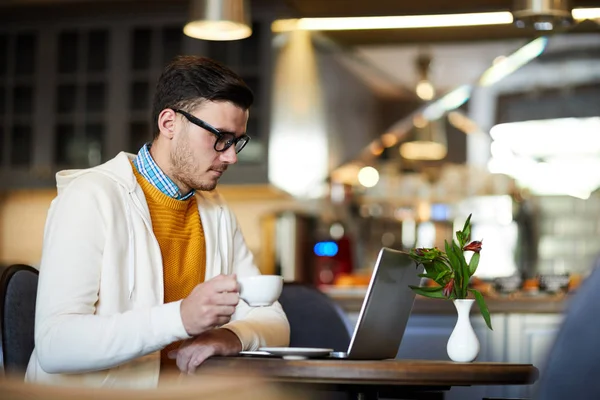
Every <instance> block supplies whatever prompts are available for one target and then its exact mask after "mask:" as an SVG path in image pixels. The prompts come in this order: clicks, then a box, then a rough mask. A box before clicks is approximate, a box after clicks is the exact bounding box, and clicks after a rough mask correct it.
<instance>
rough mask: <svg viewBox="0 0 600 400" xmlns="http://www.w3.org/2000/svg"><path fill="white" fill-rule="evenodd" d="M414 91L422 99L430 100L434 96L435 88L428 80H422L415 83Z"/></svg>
mask: <svg viewBox="0 0 600 400" xmlns="http://www.w3.org/2000/svg"><path fill="white" fill-rule="evenodd" d="M415 93H417V96H419V97H420V98H421V99H423V100H431V99H433V98H434V97H435V89H434V88H433V85H432V84H431V82H429V81H428V80H422V81H419V83H417V87H416V88H415Z"/></svg>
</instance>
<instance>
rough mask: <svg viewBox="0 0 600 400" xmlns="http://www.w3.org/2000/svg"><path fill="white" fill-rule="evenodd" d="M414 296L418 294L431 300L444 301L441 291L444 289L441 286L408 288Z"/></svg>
mask: <svg viewBox="0 0 600 400" xmlns="http://www.w3.org/2000/svg"><path fill="white" fill-rule="evenodd" d="M409 287H410V288H411V289H412V290H413V291H414V292H415V293H416V294H420V295H421V296H425V297H430V298H432V299H445V298H446V296H444V293H443V290H444V288H443V287H441V286H437V287H421V286H409Z"/></svg>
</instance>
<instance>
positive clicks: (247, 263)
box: [26, 153, 289, 388]
mask: <svg viewBox="0 0 600 400" xmlns="http://www.w3.org/2000/svg"><path fill="white" fill-rule="evenodd" d="M134 157H135V156H133V155H131V154H126V153H120V154H118V155H117V156H116V157H115V158H113V159H112V160H110V161H108V162H106V163H104V164H102V165H100V166H98V167H94V168H90V169H85V170H70V171H61V172H59V173H58V174H57V186H58V196H57V197H56V198H55V199H54V200H53V202H52V204H51V206H50V210H49V212H48V218H47V221H46V227H45V231H44V245H43V253H42V260H41V265H40V276H39V283H38V293H37V306H36V320H35V349H34V351H33V354H32V356H31V359H30V361H29V366H28V368H27V374H26V380H28V381H36V382H43V383H54V384H61V385H78V386H79V385H85V386H108V387H137V388H152V387H156V386H157V384H158V376H159V371H160V350H161V349H162V348H163V347H165V346H166V345H168V344H170V343H172V342H174V341H177V340H182V339H188V338H189V336H188V334H187V332H186V331H185V328H184V327H183V322H182V320H181V314H180V303H181V301H177V302H172V303H167V304H163V273H162V256H161V252H160V247H159V245H158V242H157V240H156V237H155V236H154V233H153V231H152V221H151V219H150V212H149V210H148V205H147V203H146V199H145V196H144V192H143V191H142V189H141V187H140V186H139V185H138V184H137V181H136V178H135V175H134V174H133V171H132V167H131V163H130V160H131V159H133V158H134ZM196 200H197V202H198V210H199V212H200V218H201V220H202V226H203V229H204V235H205V246H206V272H205V279H207V280H208V279H210V278H212V277H214V276H216V275H219V274H231V273H236V274H237V276H238V277H243V276H249V275H257V274H259V273H260V272H259V271H258V269H257V268H256V266H255V264H254V261H253V257H252V254H251V252H250V251H249V250H248V248H247V247H246V244H245V241H244V238H243V236H242V233H241V231H240V229H239V227H238V225H237V221H236V218H235V216H234V215H233V213H232V212H231V211H230V210H229V209H228V208H227V207H226V206H225V205H224V204H223V203H222V201H221V200H220V198H219V196H218V195H217V194H215V193H208V192H197V194H196ZM224 327H226V328H228V329H230V330H231V331H233V332H234V333H235V334H236V335H237V336H238V337H239V339H240V341H241V343H242V348H243V349H244V350H256V349H257V348H259V347H261V346H285V345H287V344H288V342H289V324H288V321H287V318H286V316H285V313H284V312H283V310H282V309H281V306H280V305H279V304H278V303H275V304H274V305H272V306H270V307H260V308H251V307H249V306H248V305H247V304H246V303H244V302H243V301H240V303H239V304H238V306H237V308H236V311H235V313H234V315H233V317H232V320H231V322H229V323H228V324H227V325H224Z"/></svg>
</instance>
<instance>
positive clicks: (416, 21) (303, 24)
mask: <svg viewBox="0 0 600 400" xmlns="http://www.w3.org/2000/svg"><path fill="white" fill-rule="evenodd" d="M512 22H513V16H512V14H511V13H510V12H509V11H499V12H487V13H470V14H438V15H403V16H386V17H339V18H300V19H282V20H276V21H274V22H273V24H272V25H271V29H272V30H273V32H287V31H291V30H296V29H301V30H308V31H340V30H362V29H408V28H442V27H451V26H479V25H502V24H512Z"/></svg>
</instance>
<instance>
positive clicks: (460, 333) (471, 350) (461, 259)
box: [408, 215, 492, 362]
mask: <svg viewBox="0 0 600 400" xmlns="http://www.w3.org/2000/svg"><path fill="white" fill-rule="evenodd" d="M470 234H471V215H469V217H468V218H467V220H466V222H465V225H464V227H463V229H462V230H460V231H457V232H456V239H457V241H458V243H457V242H456V241H454V240H451V242H450V243H448V241H447V240H446V241H445V251H441V250H439V249H438V248H414V249H411V250H410V252H409V253H408V254H409V256H410V257H411V258H412V259H413V260H414V261H415V262H416V263H417V266H418V265H419V264H423V267H424V268H425V273H424V274H421V275H419V276H421V277H423V278H428V279H431V280H432V281H434V282H435V283H436V285H434V286H425V287H424V286H411V289H412V290H413V291H414V292H415V293H417V294H419V295H422V296H425V297H430V298H434V299H448V300H452V301H453V303H454V306H455V307H456V310H457V312H458V320H457V322H456V326H455V327H454V330H453V331H452V334H451V335H450V338H449V340H448V344H447V346H446V350H447V351H448V356H449V357H450V359H451V360H453V361H459V362H470V361H473V360H474V359H475V358H476V357H477V354H478V353H479V340H478V339H477V336H476V335H475V331H474V330H473V327H472V326H471V321H470V319H469V313H470V310H471V306H472V305H473V301H476V302H477V305H478V307H479V310H480V311H481V315H482V316H483V319H484V320H485V323H486V324H487V326H488V328H490V329H492V321H491V319H490V313H489V311H488V308H487V305H486V304H485V299H484V298H483V295H482V294H481V293H480V292H479V291H477V290H475V289H471V288H469V279H470V278H471V276H472V275H473V274H474V273H475V271H476V270H477V265H478V264H479V257H480V252H481V247H482V241H481V240H475V241H471V242H469V237H470ZM465 252H472V256H471V258H470V260H469V262H467V260H466V258H465Z"/></svg>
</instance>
